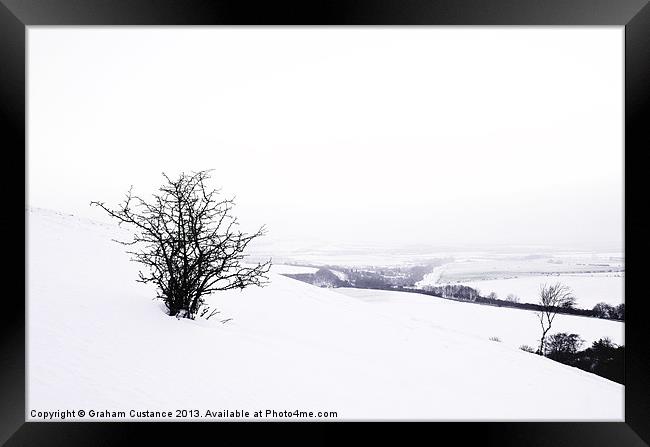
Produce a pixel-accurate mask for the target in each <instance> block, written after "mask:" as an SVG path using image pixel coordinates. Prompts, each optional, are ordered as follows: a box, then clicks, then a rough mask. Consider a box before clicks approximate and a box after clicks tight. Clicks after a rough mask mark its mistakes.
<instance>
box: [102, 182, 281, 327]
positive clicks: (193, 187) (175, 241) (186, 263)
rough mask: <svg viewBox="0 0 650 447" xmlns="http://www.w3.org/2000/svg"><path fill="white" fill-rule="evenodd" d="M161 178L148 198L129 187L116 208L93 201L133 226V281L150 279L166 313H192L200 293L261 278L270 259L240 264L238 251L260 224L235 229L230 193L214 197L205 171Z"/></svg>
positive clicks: (241, 255) (201, 299)
mask: <svg viewBox="0 0 650 447" xmlns="http://www.w3.org/2000/svg"><path fill="white" fill-rule="evenodd" d="M163 176H164V178H165V183H164V184H163V185H162V186H161V187H160V188H159V190H158V193H156V194H153V197H152V199H151V200H150V201H145V200H144V199H142V198H140V197H138V196H135V195H133V193H132V188H131V189H130V190H129V192H128V193H127V194H126V198H125V200H124V202H123V203H122V204H121V205H120V206H119V207H118V208H116V209H111V208H108V207H107V206H105V205H104V203H103V202H91V205H95V206H99V207H100V208H102V209H103V210H104V211H106V212H107V213H108V214H109V215H110V216H112V217H114V218H115V219H117V220H118V223H119V224H120V225H121V224H128V225H130V226H131V227H132V228H133V229H134V234H133V239H132V240H130V241H116V242H119V243H121V244H123V245H129V246H135V247H136V249H134V250H133V251H127V253H129V254H131V255H132V256H133V257H132V260H133V261H136V262H139V263H141V264H144V265H145V266H146V267H147V269H146V270H148V271H147V272H145V273H143V272H142V271H140V272H139V279H138V281H139V282H142V283H153V284H154V285H155V286H156V287H157V289H158V296H157V298H160V299H162V300H163V301H164V303H165V305H166V307H167V310H168V312H169V315H171V316H178V317H185V318H190V319H194V317H195V316H196V314H197V312H198V311H199V308H201V305H202V304H203V302H204V297H205V296H206V295H208V294H210V293H212V292H215V291H218V290H229V289H244V288H245V287H247V286H249V285H257V286H263V285H264V284H266V280H268V277H267V276H265V274H266V273H268V271H269V269H270V266H271V260H268V261H266V262H263V263H257V264H256V265H251V266H244V265H242V260H243V259H244V251H245V250H246V247H247V246H248V244H249V243H250V242H251V241H252V240H253V239H255V238H257V237H259V236H262V235H263V234H265V228H264V226H262V227H261V228H260V229H259V230H258V231H256V232H255V233H252V234H246V233H242V232H241V231H238V230H237V229H236V227H237V225H238V222H237V218H236V217H233V216H231V214H230V211H231V209H232V207H233V205H234V200H233V199H219V198H218V197H219V191H218V190H210V189H208V188H207V187H206V184H205V183H206V181H207V180H208V179H209V171H199V172H196V173H192V174H184V173H183V174H181V175H180V176H179V177H178V179H176V180H172V179H170V178H169V177H168V176H167V175H165V174H164V173H163Z"/></svg>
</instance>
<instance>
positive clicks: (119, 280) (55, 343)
mask: <svg viewBox="0 0 650 447" xmlns="http://www.w3.org/2000/svg"><path fill="white" fill-rule="evenodd" d="M27 218H28V296H27V312H28V314H27V318H28V335H27V356H28V359H27V362H28V364H27V369H28V376H27V388H28V389H27V407H28V409H27V412H28V414H27V417H28V419H29V420H40V418H39V417H36V416H33V415H32V413H31V411H32V410H34V411H41V412H42V411H56V410H61V409H84V410H85V411H86V413H88V412H89V410H100V411H106V410H108V411H124V412H125V413H126V418H129V417H130V416H129V414H130V413H129V412H130V410H136V411H144V410H149V411H152V410H166V411H175V410H177V409H187V410H191V409H197V410H199V411H200V412H201V414H202V415H203V414H204V412H205V410H216V411H222V410H247V411H250V412H251V414H252V413H253V412H254V411H257V410H263V411H265V410H267V409H269V410H277V411H285V410H286V411H293V410H296V409H297V410H300V411H315V412H317V411H336V412H337V418H339V419H428V420H503V419H509V420H512V419H517V420H522V419H526V420H622V419H623V387H622V386H621V385H618V384H616V383H614V382H611V381H608V380H606V379H603V378H601V377H598V376H595V375H592V374H589V373H586V372H584V371H581V370H578V369H576V368H571V367H568V366H565V365H561V364H559V363H556V362H553V361H551V360H548V359H545V358H541V357H539V356H536V355H533V354H529V353H526V352H523V351H521V350H519V349H517V348H516V347H514V346H511V345H510V344H508V343H506V342H505V341H504V343H497V342H494V341H490V340H488V339H487V337H484V336H483V335H482V334H478V333H477V332H476V331H475V329H473V328H472V323H471V322H468V321H464V320H463V319H459V318H456V317H455V316H454V315H458V313H457V311H451V310H449V309H450V308H449V307H445V306H437V307H434V308H432V309H434V310H435V312H437V313H438V314H437V317H436V318H437V321H434V319H432V318H428V317H427V316H426V315H423V316H422V317H421V318H417V317H414V316H413V314H412V310H413V309H421V308H422V306H423V304H422V303H420V304H417V303H415V301H413V302H411V301H410V299H411V298H413V299H415V300H416V301H417V300H420V299H422V298H421V297H417V298H416V297H415V296H414V295H413V296H410V297H409V298H408V299H407V298H404V299H403V300H399V302H398V303H397V304H396V305H395V306H397V307H393V308H395V309H397V308H400V309H402V310H401V311H399V312H397V311H396V312H387V308H386V307H385V306H382V305H381V304H380V303H378V302H376V300H372V299H368V297H367V296H366V297H363V296H357V297H354V296H348V295H346V294H344V293H339V292H337V291H334V290H331V289H329V290H328V289H321V288H318V287H314V286H311V285H309V284H305V283H302V282H300V281H296V280H293V279H290V278H287V277H284V276H282V275H280V274H279V273H283V272H291V273H298V272H299V271H300V270H301V268H299V267H284V266H274V268H273V272H272V274H271V284H270V285H269V286H267V287H265V288H248V289H246V290H244V291H241V292H239V291H232V292H225V293H220V294H216V295H213V296H212V297H211V298H210V299H209V302H210V304H213V305H215V306H217V307H218V308H219V309H220V310H221V313H220V314H219V315H217V317H218V318H219V319H220V320H225V319H228V318H232V320H230V321H228V322H226V323H223V324H222V323H221V322H220V321H219V320H216V319H215V318H217V317H213V318H212V319H210V320H208V321H203V320H196V321H188V320H177V319H176V318H171V317H168V316H166V315H165V314H164V313H163V312H162V310H161V307H160V303H159V302H157V301H152V299H151V298H152V297H153V296H154V293H153V290H152V289H151V288H150V287H148V286H144V285H142V284H139V283H136V282H135V278H136V274H137V269H138V266H137V265H136V264H134V263H131V262H129V260H128V259H129V256H128V255H127V254H125V253H124V251H123V249H124V247H122V246H120V245H118V244H116V243H114V242H112V241H111V238H113V237H119V234H120V232H122V231H124V230H120V229H118V228H117V227H112V226H110V225H104V224H98V223H96V222H93V221H89V220H84V219H81V218H77V217H74V216H70V215H65V214H61V213H57V212H53V211H47V210H40V209H30V210H29V211H28V216H27ZM309 271H313V270H309ZM361 292H363V291H361ZM393 301H394V300H393ZM414 303H415V304H414ZM453 304H458V306H465V307H469V306H471V305H466V304H463V303H453ZM418 306H419V307H418ZM472 307H474V308H478V309H479V310H482V309H483V308H484V306H472ZM496 310H497V311H504V310H503V309H496ZM445 312H449V318H446V317H445ZM504 312H508V310H505V311H504ZM502 324H503V325H507V324H508V320H507V319H505V320H503V321H502ZM491 335H498V334H497V333H496V332H495V334H491ZM108 418H112V417H111V416H110V415H109V416H108ZM119 418H121V417H118V419H119ZM84 419H87V420H95V419H91V418H90V417H89V416H88V415H86V416H85V417H84Z"/></svg>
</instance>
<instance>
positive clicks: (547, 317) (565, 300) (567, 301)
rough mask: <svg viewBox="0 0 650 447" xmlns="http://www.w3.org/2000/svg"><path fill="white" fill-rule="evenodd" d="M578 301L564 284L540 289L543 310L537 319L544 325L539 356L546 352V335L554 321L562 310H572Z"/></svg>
mask: <svg viewBox="0 0 650 447" xmlns="http://www.w3.org/2000/svg"><path fill="white" fill-rule="evenodd" d="M575 302H576V299H575V297H574V296H573V293H572V291H571V289H570V288H569V287H568V286H565V285H564V284H562V283H559V282H558V283H555V284H553V285H550V286H549V285H546V284H544V285H542V286H541V287H540V289H539V303H538V304H539V305H540V306H541V307H542V310H541V311H539V312H537V317H538V318H539V322H540V324H541V325H542V338H541V340H540V344H539V354H540V355H543V354H544V352H545V343H546V334H547V333H548V331H549V330H550V329H551V325H552V324H553V320H554V319H555V316H556V315H557V311H558V310H560V309H566V308H572V307H573V306H574V305H575Z"/></svg>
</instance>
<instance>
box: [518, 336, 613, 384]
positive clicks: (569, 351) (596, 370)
mask: <svg viewBox="0 0 650 447" xmlns="http://www.w3.org/2000/svg"><path fill="white" fill-rule="evenodd" d="M583 344H584V340H583V339H582V338H580V336H579V335H578V334H567V333H565V332H560V333H557V334H553V335H551V336H550V337H549V338H548V340H547V342H546V347H545V348H544V352H543V353H541V352H539V349H538V350H535V349H533V348H531V347H530V346H526V345H524V346H521V347H520V349H521V350H523V351H526V352H532V353H535V354H539V355H542V354H543V355H544V356H546V357H548V358H550V359H552V360H555V361H556V362H560V363H564V364H565V365H569V366H573V367H576V368H580V369H582V370H584V371H587V372H590V373H593V374H597V375H599V376H602V377H605V378H606V379H609V380H612V381H614V382H618V383H620V384H624V381H625V368H624V362H625V346H624V345H617V344H615V343H612V341H611V340H610V339H609V338H607V337H605V338H601V339H600V340H598V341H595V342H593V343H592V345H591V346H590V347H588V348H586V349H584V350H580V348H581V347H582V345H583Z"/></svg>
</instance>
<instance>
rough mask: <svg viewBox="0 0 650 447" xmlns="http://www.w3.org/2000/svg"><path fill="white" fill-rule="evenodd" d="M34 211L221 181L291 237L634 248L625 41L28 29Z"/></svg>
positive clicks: (473, 34) (601, 31)
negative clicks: (626, 198)
mask: <svg viewBox="0 0 650 447" xmlns="http://www.w3.org/2000/svg"><path fill="white" fill-rule="evenodd" d="M28 45H29V54H28V64H29V65H28V94H29V102H28V202H29V205H30V206H37V207H44V208H51V209H56V210H62V211H66V212H70V213H75V214H78V215H82V216H88V217H92V218H98V217H99V218H101V219H103V220H106V218H105V217H103V216H102V215H100V214H99V212H98V210H95V209H91V208H90V207H89V206H88V203H89V202H90V201H91V200H104V201H106V202H108V203H109V204H116V203H117V202H118V201H119V200H120V198H121V197H122V195H123V193H124V192H125V191H126V190H127V189H128V187H129V186H130V185H131V184H133V185H134V187H135V190H136V192H140V193H141V194H143V195H146V194H147V193H150V192H152V191H153V189H154V188H155V187H156V186H157V185H158V184H159V183H160V181H161V175H160V173H161V172H162V171H165V172H167V173H168V174H171V175H175V174H177V173H179V172H180V171H182V170H186V171H187V170H198V169H208V168H214V169H216V172H215V175H214V182H215V183H214V185H215V186H221V187H223V190H224V192H226V193H229V194H236V196H237V202H238V206H237V208H236V211H237V214H238V215H239V217H240V219H241V221H242V223H243V224H244V225H245V226H250V227H252V226H257V225H260V224H262V223H265V224H266V225H267V226H268V228H269V238H273V240H277V241H285V240H289V239H292V240H294V242H295V240H298V241H301V240H305V241H311V240H320V241H326V242H327V241H331V242H332V243H336V244H341V243H349V242H361V243H366V242H374V243H380V244H385V245H393V244H394V245H399V244H420V243H421V244H427V245H429V244H432V245H450V244H452V245H453V244H463V245H468V244H469V245H471V244H481V245H490V244H550V245H554V246H557V247H559V248H593V249H602V248H607V249H621V250H622V241H623V28H622V27H615V28H614V27H609V28H596V27H583V28H561V27H555V28H519V27H513V28H492V27H480V28H470V27H442V28H440V27H417V28H392V27H369V28H340V27H324V28H309V27H298V28H282V27H244V28H231V27H225V28H223V27H221V28H213V27H203V28H114V27H111V28H56V27H30V28H29V31H28Z"/></svg>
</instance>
